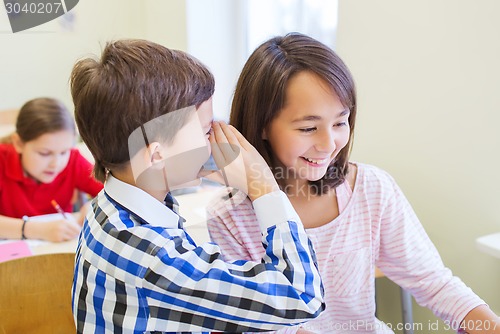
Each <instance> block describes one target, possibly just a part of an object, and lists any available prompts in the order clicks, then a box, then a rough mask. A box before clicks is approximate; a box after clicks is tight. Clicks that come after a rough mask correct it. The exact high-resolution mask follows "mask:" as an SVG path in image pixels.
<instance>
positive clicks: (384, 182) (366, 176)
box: [349, 161, 396, 187]
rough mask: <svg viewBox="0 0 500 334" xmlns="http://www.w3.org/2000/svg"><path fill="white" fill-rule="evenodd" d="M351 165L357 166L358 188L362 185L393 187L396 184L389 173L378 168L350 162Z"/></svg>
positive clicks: (356, 183) (356, 182)
mask: <svg viewBox="0 0 500 334" xmlns="http://www.w3.org/2000/svg"><path fill="white" fill-rule="evenodd" d="M349 164H350V165H353V166H355V170H356V174H355V175H356V181H355V185H356V186H359V185H361V184H364V185H370V186H375V185H377V184H378V185H380V186H390V187H393V186H394V184H395V183H396V182H395V180H394V178H393V177H392V176H391V174H389V172H387V171H386V170H384V169H382V168H380V167H378V166H375V165H370V164H366V163H360V162H354V161H350V162H349Z"/></svg>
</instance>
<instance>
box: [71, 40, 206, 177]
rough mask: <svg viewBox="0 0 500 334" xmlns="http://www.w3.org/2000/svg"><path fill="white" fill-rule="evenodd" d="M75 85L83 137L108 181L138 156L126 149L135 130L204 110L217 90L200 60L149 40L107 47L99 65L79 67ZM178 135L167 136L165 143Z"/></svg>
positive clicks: (73, 78) (89, 63) (91, 61)
mask: <svg viewBox="0 0 500 334" xmlns="http://www.w3.org/2000/svg"><path fill="white" fill-rule="evenodd" d="M70 83H71V94H72V96H73V102H74V104H75V119H76V123H77V126H78V130H79V133H80V136H81V137H82V139H83V141H84V142H85V144H86V145H87V146H88V148H89V150H90V152H91V153H92V155H93V157H94V159H95V165H94V174H95V177H96V179H98V180H100V181H103V182H104V181H105V178H106V171H107V170H111V171H112V170H113V169H115V168H122V167H123V166H124V164H126V163H127V162H128V161H129V160H130V158H131V155H133V154H134V153H135V152H129V147H128V145H127V141H128V138H129V136H130V134H131V133H132V132H133V131H134V130H135V129H137V128H139V127H141V126H142V125H143V124H145V123H146V122H148V121H150V120H153V119H155V118H157V117H159V116H162V115H165V114H167V113H169V112H171V111H175V110H178V109H181V108H185V107H189V106H193V105H194V106H199V105H200V104H201V103H203V102H204V101H206V100H208V99H209V98H210V97H211V96H212V95H213V93H214V89H215V81H214V77H213V75H212V73H211V72H210V71H209V70H208V68H207V67H206V66H205V65H203V64H202V63H201V62H199V61H198V60H197V59H195V58H194V57H192V56H190V55H188V54H187V53H185V52H182V51H178V50H171V49H168V48H166V47H164V46H161V45H159V44H156V43H153V42H150V41H146V40H119V41H115V42H110V43H108V44H107V45H106V47H105V48H104V50H103V52H102V55H101V59H100V60H95V59H91V58H87V59H83V60H80V61H78V62H77V63H76V64H75V66H74V67H73V71H72V73H71V78H70ZM188 115H189V114H188V113H186V118H187V116H188ZM180 126H182V122H180ZM169 129H172V127H169ZM177 130H178V129H177ZM165 132H168V131H165ZM175 132H176V131H170V133H162V134H161V135H162V139H165V140H169V139H171V138H172V137H173V136H174V135H175Z"/></svg>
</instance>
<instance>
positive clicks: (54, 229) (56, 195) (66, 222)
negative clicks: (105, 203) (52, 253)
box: [0, 98, 102, 241]
mask: <svg viewBox="0 0 500 334" xmlns="http://www.w3.org/2000/svg"><path fill="white" fill-rule="evenodd" d="M75 134H76V131H75V124H74V121H73V118H72V117H71V115H70V113H69V112H68V110H67V109H66V108H65V107H64V106H63V105H62V104H61V103H60V102H59V101H57V100H55V99H51V98H37V99H34V100H31V101H28V102H27V103H25V104H24V105H23V106H22V107H21V110H20V111H19V115H18V117H17V120H16V131H15V132H14V133H13V134H12V135H11V136H9V137H8V138H4V139H3V140H2V143H1V144H0V238H9V239H44V240H49V241H64V240H70V239H73V238H75V237H76V236H77V235H78V233H79V232H80V225H81V224H82V222H83V219H84V217H85V211H86V208H87V206H85V205H84V206H83V207H82V209H81V210H80V213H81V214H80V215H79V219H78V220H79V221H78V223H79V224H80V225H79V224H77V222H75V221H74V220H72V219H65V218H64V217H63V215H61V216H60V218H57V219H52V220H49V221H43V222H42V221H35V219H34V220H33V221H30V217H31V216H38V215H44V214H49V213H55V212H56V209H55V208H54V206H53V204H52V201H53V200H55V201H56V202H57V203H59V204H60V206H61V209H62V210H63V211H66V212H68V211H72V203H71V200H72V198H73V194H74V193H75V190H80V191H82V192H85V193H88V194H89V195H91V196H95V195H97V193H98V192H99V191H100V190H101V189H102V184H101V183H100V182H98V181H96V180H95V179H94V178H93V177H92V174H91V173H92V165H91V164H90V163H89V162H88V161H87V160H86V159H85V158H84V157H83V156H82V155H81V154H80V153H79V151H78V150H77V149H74V148H73V146H74V143H75Z"/></svg>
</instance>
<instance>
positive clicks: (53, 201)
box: [50, 199, 68, 219]
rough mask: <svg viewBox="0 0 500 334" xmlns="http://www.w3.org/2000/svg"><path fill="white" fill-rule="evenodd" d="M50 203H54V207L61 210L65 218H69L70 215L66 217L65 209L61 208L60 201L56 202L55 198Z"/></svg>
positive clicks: (58, 210)
mask: <svg viewBox="0 0 500 334" xmlns="http://www.w3.org/2000/svg"><path fill="white" fill-rule="evenodd" d="M50 204H52V206H53V207H54V209H56V211H57V212H59V213H60V214H61V215H62V216H63V217H64V219H68V217H66V213H64V211H63V209H62V208H61V206H60V205H59V203H57V202H56V200H55V199H53V200H52V201H50Z"/></svg>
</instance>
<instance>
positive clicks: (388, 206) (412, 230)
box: [208, 163, 485, 334]
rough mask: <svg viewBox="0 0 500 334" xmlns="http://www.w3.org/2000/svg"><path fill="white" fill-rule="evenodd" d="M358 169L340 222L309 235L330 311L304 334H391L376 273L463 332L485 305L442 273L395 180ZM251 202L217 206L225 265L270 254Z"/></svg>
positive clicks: (212, 216)
mask: <svg viewBox="0 0 500 334" xmlns="http://www.w3.org/2000/svg"><path fill="white" fill-rule="evenodd" d="M356 165H357V166H358V172H357V177H356V182H355V185H354V190H353V191H352V194H351V191H350V187H349V185H348V184H347V182H346V183H345V184H343V185H340V186H339V187H338V188H337V198H338V205H339V212H340V214H339V216H338V217H337V218H335V219H334V220H333V221H331V222H329V223H327V224H325V225H322V226H320V227H316V228H308V229H306V232H307V234H308V235H309V238H310V240H311V242H312V244H313V246H314V249H315V250H316V256H317V260H318V266H319V270H320V273H321V275H322V278H323V284H324V288H325V302H326V310H325V311H324V312H323V313H322V314H321V315H320V316H319V317H318V318H316V319H314V320H311V321H309V322H307V323H306V324H303V325H302V327H303V328H305V329H308V330H310V331H312V332H315V333H318V334H320V333H321V334H323V333H393V331H392V330H391V329H390V328H389V327H388V326H387V325H386V324H384V323H383V322H382V321H380V320H378V319H377V318H376V317H375V283H374V282H375V267H378V268H380V269H381V270H382V271H383V272H384V274H385V275H386V276H387V277H389V279H391V280H392V281H394V282H395V283H397V284H398V285H400V286H401V287H403V288H404V289H406V290H408V291H410V293H411V294H412V295H413V296H414V298H415V300H416V301H417V303H418V304H419V305H421V306H423V307H427V308H429V309H431V310H432V311H433V312H434V314H436V315H437V316H438V317H440V318H441V319H443V321H445V323H446V324H449V325H450V326H451V325H458V324H459V323H460V322H461V321H462V320H463V319H464V317H465V315H466V314H467V313H468V312H469V311H471V310H472V309H473V308H475V307H476V306H479V305H481V304H485V303H484V301H483V300H481V299H480V298H479V297H478V296H477V295H476V294H474V293H473V291H472V290H471V289H470V288H469V287H467V286H466V285H465V284H464V283H463V282H462V281H461V280H460V279H459V278H458V277H456V276H453V274H452V272H451V270H450V269H448V268H447V267H445V266H444V264H443V262H442V260H441V258H440V256H439V254H438V252H437V250H436V248H435V246H434V245H433V244H432V242H431V240H430V239H429V237H428V236H427V234H426V232H425V231H424V229H423V227H422V225H421V224H420V222H419V220H418V218H417V216H416V215H415V212H414V211H413V209H412V207H411V206H410V204H409V203H408V201H407V199H406V197H405V196H404V195H403V193H402V191H401V189H400V188H399V187H398V185H397V184H396V182H395V181H394V179H393V178H392V177H391V176H390V175H389V174H388V173H386V172H385V171H383V170H381V169H379V168H377V167H374V166H370V165H365V164H360V163H356ZM245 197H246V196H245V194H243V193H241V192H238V193H236V195H235V196H234V197H233V200H232V201H229V200H218V201H214V202H212V203H211V205H209V209H208V229H209V233H210V236H211V238H212V240H213V241H214V242H215V243H217V244H218V245H219V246H220V248H221V249H222V251H223V255H224V257H225V258H226V259H228V260H237V259H251V260H254V261H255V260H256V261H259V260H260V259H261V258H262V256H263V254H264V248H263V247H262V244H261V233H260V229H259V223H258V221H257V219H256V217H255V214H254V212H253V208H252V203H251V202H250V200H249V199H248V198H245ZM234 203H239V204H238V205H237V206H236V207H234V206H233V204H234ZM296 330H297V328H293V329H290V328H288V329H283V330H280V331H278V332H277V333H281V334H284V333H295V332H296Z"/></svg>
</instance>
